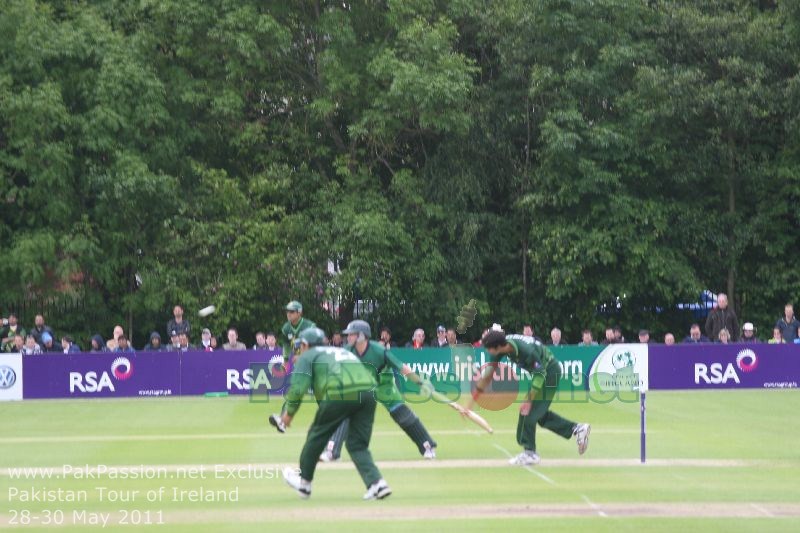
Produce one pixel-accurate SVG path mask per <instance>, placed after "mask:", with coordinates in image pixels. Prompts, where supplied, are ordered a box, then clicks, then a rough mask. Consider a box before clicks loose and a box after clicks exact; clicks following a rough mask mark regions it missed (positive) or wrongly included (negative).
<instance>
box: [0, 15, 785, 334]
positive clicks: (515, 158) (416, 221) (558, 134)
mask: <svg viewBox="0 0 800 533" xmlns="http://www.w3.org/2000/svg"><path fill="white" fill-rule="evenodd" d="M798 20H800V11H798V8H797V7H796V6H795V5H794V3H792V2H753V1H749V0H729V1H725V2H718V1H710V0H709V1H689V0H661V1H653V2H641V1H639V0H596V1H594V2H581V1H573V0H543V1H538V2H529V1H526V0H508V1H504V2H489V1H486V0H458V1H453V2H440V1H434V0H405V1H401V0H389V1H387V2H326V1H321V0H318V1H312V0H309V1H303V2H264V1H261V0H237V1H232V0H208V1H200V0H159V1H155V0H143V1H141V2H128V1H125V0H98V1H95V2H88V1H86V2H72V1H56V0H52V1H45V0H8V1H6V2H3V6H2V7H0V34H2V35H4V39H2V40H0V180H1V183H2V200H3V206H4V208H3V209H2V210H0V238H2V239H3V242H4V243H5V250H6V254H5V257H4V261H2V262H0V301H1V302H4V303H5V305H4V306H5V307H8V306H11V305H13V304H14V303H15V302H19V301H22V300H26V299H27V300H30V299H34V300H35V299H44V298H47V297H48V296H49V295H53V294H66V295H71V296H74V297H75V298H78V299H79V300H81V301H82V302H84V309H87V310H91V312H87V313H86V314H85V315H82V316H60V317H59V321H60V324H58V325H57V327H63V328H64V329H67V330H69V331H70V332H73V333H75V334H79V335H86V334H89V333H92V332H94V331H95V330H100V331H104V332H107V331H110V329H111V327H112V326H113V324H114V323H116V322H121V323H123V324H127V325H128V326H129V327H133V329H134V333H135V336H136V338H138V339H139V340H141V339H143V338H145V336H146V334H147V333H148V332H149V330H150V329H152V328H153V327H155V328H156V329H159V328H161V327H162V326H161V325H162V324H163V323H165V321H166V319H167V318H169V310H170V309H171V307H172V305H173V304H175V303H182V304H183V305H184V306H185V307H186V308H187V311H189V312H190V313H191V312H192V311H193V310H195V309H197V308H198V307H202V306H205V305H208V304H209V303H214V304H215V305H216V306H217V307H218V308H219V309H220V311H219V312H218V313H217V314H215V315H212V316H211V317H209V319H207V323H206V324H205V325H209V326H211V327H212V328H213V329H214V330H215V331H221V330H222V328H225V327H227V326H228V325H236V326H238V327H239V328H240V329H242V330H243V332H244V333H245V334H246V335H247V334H252V332H254V331H255V330H262V329H275V328H277V327H278V326H279V325H280V322H281V321H282V316H283V312H282V307H283V305H284V304H285V302H286V301H288V300H290V299H300V300H302V301H303V302H304V303H306V308H307V312H306V314H307V315H308V316H310V318H312V319H314V320H316V321H318V322H319V323H321V324H323V325H325V326H326V327H328V328H332V327H338V326H340V325H341V324H342V323H344V322H346V321H347V320H348V319H350V318H352V317H353V316H354V315H356V314H364V313H366V315H367V316H368V317H369V318H370V319H371V320H372V321H374V322H375V323H376V324H388V325H390V326H393V327H394V329H395V330H397V331H398V332H399V334H400V336H401V337H402V336H405V335H406V334H410V332H411V329H412V328H414V327H418V326H422V327H424V328H426V329H427V330H428V331H431V330H432V328H433V326H434V325H435V324H437V323H446V324H452V323H454V320H455V316H456V315H457V314H458V311H459V309H460V307H461V306H462V305H463V304H464V303H465V302H467V301H468V300H469V299H471V298H475V299H476V300H477V301H478V306H479V321H480V324H481V325H485V324H487V323H491V322H501V323H503V324H508V325H509V327H511V328H512V329H516V328H517V327H519V326H520V325H521V324H522V323H523V322H532V323H533V324H534V325H535V326H536V327H537V331H539V330H544V329H545V328H548V327H550V326H552V325H559V326H561V327H562V329H563V330H564V331H565V333H566V335H567V337H568V338H570V339H577V337H578V336H579V332H580V330H581V329H583V328H585V327H590V328H593V329H594V330H595V331H596V332H599V331H598V330H599V328H601V327H603V326H605V325H607V324H610V323H619V324H621V325H622V326H623V327H624V328H628V329H638V328H639V327H644V326H648V327H650V328H651V329H653V330H655V331H657V332H662V331H666V330H668V329H671V330H673V331H676V332H682V331H683V330H684V329H686V327H687V326H688V322H689V321H691V319H692V317H690V316H687V315H683V314H681V313H680V312H678V311H677V310H676V304H678V303H681V302H689V301H693V300H696V298H697V296H698V294H699V293H700V291H701V290H703V289H710V290H712V291H727V292H729V293H730V294H731V295H732V300H733V302H734V304H735V306H736V309H737V311H738V312H739V314H740V316H741V317H742V318H743V319H744V320H751V321H754V322H756V323H760V324H762V329H764V328H765V327H767V326H768V325H769V323H770V322H771V321H772V320H773V319H774V318H775V316H777V314H778V313H779V311H780V308H781V306H782V304H783V303H785V302H787V301H792V300H795V299H796V298H797V297H798V296H800V280H798V276H797V275H796V273H795V272H794V271H795V269H794V268H793V266H794V265H795V264H797V263H798V261H800V257H798V249H800V246H798V245H800V242H798V239H799V237H800V236H799V234H798V231H797V227H798V222H800V210H798V205H800V202H798V199H799V198H798V196H800V192H798V191H800V187H798V185H799V184H798V179H800V178H798V176H800V165H798V161H800V154H799V153H798V149H797V146H798V145H800V104H798V102H800V81H799V80H800V78H799V77H798V59H800V58H799V57H798V54H797V50H800V46H798V45H800V23H798ZM3 311H5V309H3ZM480 316H483V319H480ZM23 318H24V320H25V321H28V322H29V321H32V316H25V317H23ZM479 328H480V326H478V327H476V328H474V329H476V331H474V332H471V336H472V337H475V336H476V335H477V334H478V333H479V331H477V330H478V329H479ZM539 332H540V333H541V332H542V331H539ZM162 333H163V332H162ZM139 344H140V343H139Z"/></svg>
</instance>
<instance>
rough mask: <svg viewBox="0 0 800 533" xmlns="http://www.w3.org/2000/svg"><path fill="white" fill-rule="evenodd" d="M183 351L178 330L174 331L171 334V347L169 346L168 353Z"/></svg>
mask: <svg viewBox="0 0 800 533" xmlns="http://www.w3.org/2000/svg"><path fill="white" fill-rule="evenodd" d="M180 349H181V335H180V333H178V330H175V329H173V330H172V331H170V332H169V345H168V346H167V351H168V352H177V351H180Z"/></svg>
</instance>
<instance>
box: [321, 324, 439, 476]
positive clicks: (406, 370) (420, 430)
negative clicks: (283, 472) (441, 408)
mask: <svg viewBox="0 0 800 533" xmlns="http://www.w3.org/2000/svg"><path fill="white" fill-rule="evenodd" d="M342 333H343V334H345V335H347V344H348V345H347V346H346V348H347V349H348V350H349V351H350V352H352V353H353V354H355V355H356V356H358V358H359V359H361V362H363V363H365V364H367V365H369V366H370V368H372V369H374V371H375V374H376V375H375V377H376V379H377V380H378V388H377V389H376V397H377V399H378V402H380V403H381V404H383V406H384V407H386V409H387V410H388V411H389V415H390V416H391V417H392V419H393V420H394V421H395V422H396V423H397V425H398V426H400V427H401V428H402V429H403V431H405V432H406V434H407V435H408V436H409V437H410V438H411V440H412V441H414V444H416V445H417V449H418V450H419V453H420V454H422V456H423V457H424V458H425V459H434V458H435V457H436V441H434V440H433V438H432V437H431V436H430V434H429V433H428V430H427V429H425V426H424V425H423V424H422V421H420V419H419V417H418V416H417V415H416V414H414V411H412V410H411V409H409V408H408V406H407V405H406V403H405V401H404V400H403V395H402V394H400V391H399V390H397V385H395V381H394V372H395V371H397V372H400V374H402V375H403V376H404V377H406V378H407V379H409V380H410V381H412V382H413V383H417V384H418V385H420V389H421V390H422V391H423V393H424V392H426V391H427V392H428V394H430V391H431V390H432V388H433V387H432V385H431V383H430V381H428V380H423V379H422V378H421V377H420V376H418V375H417V374H415V373H414V372H413V371H412V370H411V368H410V367H409V366H408V365H406V364H404V363H403V362H401V361H400V360H399V359H397V358H396V357H395V356H394V355H393V354H392V352H391V351H389V350H388V349H386V348H385V347H384V346H383V345H382V344H380V343H378V342H375V341H371V340H370V337H371V336H372V329H371V328H370V326H369V324H368V323H367V322H365V321H364V320H353V321H352V322H350V323H349V324H348V325H347V329H345V330H344V331H342ZM347 432H348V423H347V421H345V422H343V423H342V425H341V426H339V428H337V430H336V432H335V433H334V434H333V436H332V437H331V440H330V441H329V442H328V445H327V447H326V449H325V451H324V452H322V454H321V455H320V460H321V461H324V462H328V461H335V460H337V459H339V457H340V456H341V452H342V443H343V442H344V440H345V439H346V438H347Z"/></svg>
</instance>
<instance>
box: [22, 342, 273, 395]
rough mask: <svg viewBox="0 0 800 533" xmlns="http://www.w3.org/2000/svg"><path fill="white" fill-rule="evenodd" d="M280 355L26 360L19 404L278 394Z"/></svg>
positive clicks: (46, 357)
mask: <svg viewBox="0 0 800 533" xmlns="http://www.w3.org/2000/svg"><path fill="white" fill-rule="evenodd" d="M282 362H283V357H282V356H281V350H280V349H278V350H274V351H267V350H248V351H244V350H243V351H216V352H198V351H189V352H136V353H78V354H69V355H65V354H59V353H54V354H42V355H26V356H24V357H23V358H22V375H23V377H24V383H23V390H22V394H23V398H25V399H33V398H108V397H124V396H128V397H130V396H143V397H144V396H177V395H191V394H205V393H209V392H221V393H225V392H227V393H229V394H256V393H258V394H262V395H266V394H282V393H283V390H284V388H285V385H286V382H287V381H288V377H287V376H286V372H285V369H284V367H283V364H282Z"/></svg>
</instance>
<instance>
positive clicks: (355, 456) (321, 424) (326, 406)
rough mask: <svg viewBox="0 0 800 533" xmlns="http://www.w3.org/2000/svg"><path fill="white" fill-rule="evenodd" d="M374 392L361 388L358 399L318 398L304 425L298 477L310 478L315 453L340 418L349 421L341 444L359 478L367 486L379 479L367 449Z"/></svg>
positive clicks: (320, 449) (334, 428) (310, 479)
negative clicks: (312, 414)
mask: <svg viewBox="0 0 800 533" xmlns="http://www.w3.org/2000/svg"><path fill="white" fill-rule="evenodd" d="M375 406H376V402H375V394H374V392H373V391H364V392H362V393H360V394H359V400H358V401H346V400H322V401H321V402H319V409H318V410H317V414H316V416H315V417H314V422H313V423H312V424H311V427H310V428H308V436H307V437H306V444H305V446H303V451H302V452H301V453H300V477H302V478H303V479H305V480H308V481H312V480H313V479H314V470H316V468H317V461H319V455H320V454H321V453H322V451H323V450H324V449H325V446H326V445H327V444H328V440H329V439H330V438H331V435H333V432H334V431H336V428H338V427H339V424H341V423H342V422H343V421H344V420H349V421H350V432H349V434H348V436H347V441H346V442H345V446H346V447H347V453H349V454H350V458H351V459H352V460H353V463H355V465H356V469H357V470H358V473H359V475H360V476H361V479H362V480H363V481H364V484H365V485H366V486H367V488H369V486H370V485H372V484H373V483H375V482H376V481H378V480H379V479H381V473H380V471H379V470H378V467H377V466H375V461H373V460H372V454H371V453H370V452H369V441H370V439H371V438H372V424H373V423H374V422H375Z"/></svg>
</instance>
